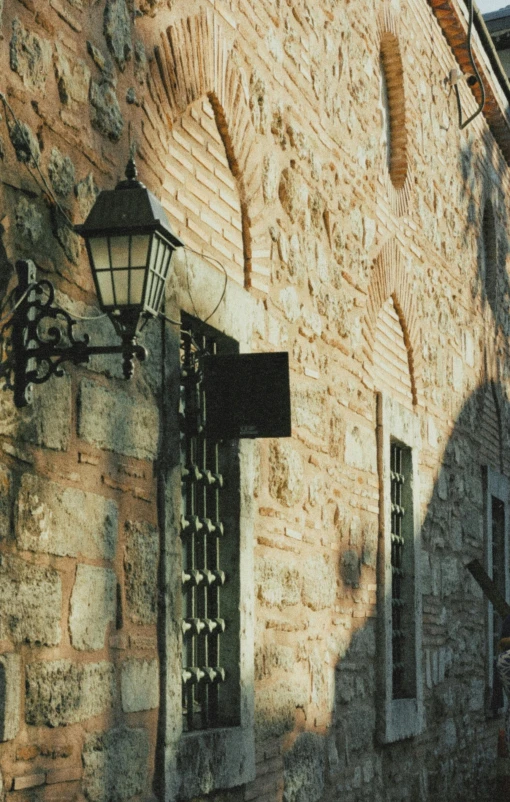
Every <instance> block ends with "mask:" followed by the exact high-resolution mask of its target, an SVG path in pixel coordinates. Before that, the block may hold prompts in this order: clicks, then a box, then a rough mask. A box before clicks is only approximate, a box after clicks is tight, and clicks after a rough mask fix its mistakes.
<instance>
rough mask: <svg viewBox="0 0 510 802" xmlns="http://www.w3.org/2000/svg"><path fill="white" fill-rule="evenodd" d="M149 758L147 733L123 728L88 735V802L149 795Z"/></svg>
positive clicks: (85, 777) (85, 750) (113, 801)
mask: <svg viewBox="0 0 510 802" xmlns="http://www.w3.org/2000/svg"><path fill="white" fill-rule="evenodd" d="M148 756H149V739H148V735H147V731H146V730H142V729H136V730H135V729H128V728H125V727H122V728H119V729H113V730H110V731H109V732H105V733H92V734H90V735H88V736H87V739H86V741H85V746H84V748H83V766H84V772H83V789H84V792H85V796H86V797H87V799H88V800H89V802H120V800H125V799H130V798H131V797H133V796H135V795H136V794H140V793H142V792H144V791H145V792H148V790H149V789H148V788H147V778H148V777H149V776H150V774H149V770H148V765H147V761H148Z"/></svg>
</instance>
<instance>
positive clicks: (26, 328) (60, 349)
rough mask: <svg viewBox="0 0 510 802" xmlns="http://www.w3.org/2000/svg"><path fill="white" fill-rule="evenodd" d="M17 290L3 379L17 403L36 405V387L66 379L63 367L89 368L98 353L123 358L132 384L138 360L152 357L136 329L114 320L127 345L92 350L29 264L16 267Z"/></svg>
mask: <svg viewBox="0 0 510 802" xmlns="http://www.w3.org/2000/svg"><path fill="white" fill-rule="evenodd" d="M16 271H17V274H18V286H17V287H16V290H15V308H14V311H13V314H12V315H11V316H10V317H9V319H8V320H7V322H6V323H4V325H3V326H2V328H1V329H0V340H1V342H2V350H3V352H4V353H5V358H4V359H3V360H2V363H1V364H0V377H4V378H5V380H6V384H5V389H8V390H12V391H13V392H14V403H15V405H16V406H17V407H24V406H26V405H27V404H30V403H31V402H32V387H33V385H34V384H44V382H46V381H48V379H50V378H51V377H52V376H63V375H64V371H63V369H62V364H63V363H64V362H71V363H73V364H74V365H80V364H86V363H87V362H88V361H89V359H90V357H91V356H94V355H98V354H122V356H123V374H124V377H125V378H126V379H130V378H131V376H132V375H133V371H134V359H135V357H136V358H137V359H138V360H140V361H143V360H144V359H145V358H146V356H147V352H146V350H145V348H143V346H141V345H139V344H138V343H137V341H136V336H135V335H134V334H133V330H132V328H127V327H124V326H123V325H122V324H121V323H120V321H118V322H117V321H115V319H114V318H110V319H111V320H112V322H113V324H114V326H115V329H116V332H117V334H118V335H119V337H120V338H121V340H122V342H121V343H119V344H118V345H112V346H108V345H107V346H101V345H96V346H91V345H89V336H88V334H84V335H83V337H82V338H81V339H77V338H76V337H75V335H74V331H73V329H74V326H75V325H76V322H77V321H75V320H73V318H72V317H71V315H70V314H69V313H68V312H66V310H65V309H62V308H61V307H59V306H57V305H55V290H54V288H53V285H52V284H51V282H50V281H47V280H46V279H43V280H41V281H37V275H36V268H35V265H34V263H33V262H32V261H30V260H26V261H24V260H20V261H18V262H17V263H16Z"/></svg>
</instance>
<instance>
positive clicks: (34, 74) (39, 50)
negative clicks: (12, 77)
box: [10, 17, 51, 89]
mask: <svg viewBox="0 0 510 802" xmlns="http://www.w3.org/2000/svg"><path fill="white" fill-rule="evenodd" d="M50 62H51V45H50V43H49V42H47V41H46V40H44V39H41V38H40V37H39V36H36V35H35V34H34V33H31V32H30V31H27V30H26V29H25V28H24V27H23V25H22V24H21V22H20V21H19V19H18V18H17V17H16V18H15V19H14V20H13V23H12V39H11V44H10V64H11V70H14V71H15V72H17V73H18V75H19V76H20V77H21V78H22V80H23V83H25V84H26V85H27V86H28V87H30V89H41V88H42V87H43V86H44V84H45V83H46V78H47V77H48V73H49V69H50Z"/></svg>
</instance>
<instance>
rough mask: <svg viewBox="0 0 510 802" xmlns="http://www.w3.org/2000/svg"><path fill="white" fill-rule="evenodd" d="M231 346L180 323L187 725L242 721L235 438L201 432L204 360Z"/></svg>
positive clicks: (208, 331)
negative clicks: (226, 439) (222, 439)
mask: <svg viewBox="0 0 510 802" xmlns="http://www.w3.org/2000/svg"><path fill="white" fill-rule="evenodd" d="M236 350H237V348H236V344H235V342H234V341H233V340H231V339H230V338H227V337H225V336H224V335H221V334H220V333H219V332H216V331H215V330H213V329H212V328H210V327H209V326H205V325H204V324H202V323H200V322H199V321H196V320H194V319H193V318H190V317H188V316H186V317H185V318H184V320H183V325H182V328H181V394H180V410H179V412H180V423H181V478H182V496H181V498H182V515H181V539H182V547H183V548H182V552H183V564H182V568H183V571H182V610H183V618H182V638H183V648H182V714H183V729H184V731H187V732H189V731H193V730H203V729H209V728H214V727H224V726H234V725H237V724H239V716H240V710H239V704H240V702H239V700H240V679H239V625H240V622H239V554H238V544H239V490H240V477H239V459H238V444H237V441H230V442H220V441H217V440H212V439H210V438H209V439H208V438H206V436H205V431H204V427H205V423H206V416H207V397H206V392H205V389H204V384H203V370H202V359H203V357H204V356H205V355H206V354H207V355H215V354H218V353H232V352H233V351H236Z"/></svg>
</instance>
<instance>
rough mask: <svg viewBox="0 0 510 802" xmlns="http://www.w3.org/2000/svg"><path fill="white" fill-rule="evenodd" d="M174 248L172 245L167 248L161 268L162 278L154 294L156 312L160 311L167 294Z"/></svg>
mask: <svg viewBox="0 0 510 802" xmlns="http://www.w3.org/2000/svg"><path fill="white" fill-rule="evenodd" d="M173 250H174V249H173V248H172V247H171V246H170V245H168V244H167V245H166V246H165V257H164V259H163V264H162V267H161V278H160V279H158V283H157V285H156V290H155V294H154V307H153V308H154V311H156V312H157V311H158V310H159V308H160V306H161V302H162V300H163V293H164V292H165V285H166V278H167V275H168V269H169V267H170V259H171V257H172V253H173Z"/></svg>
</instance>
